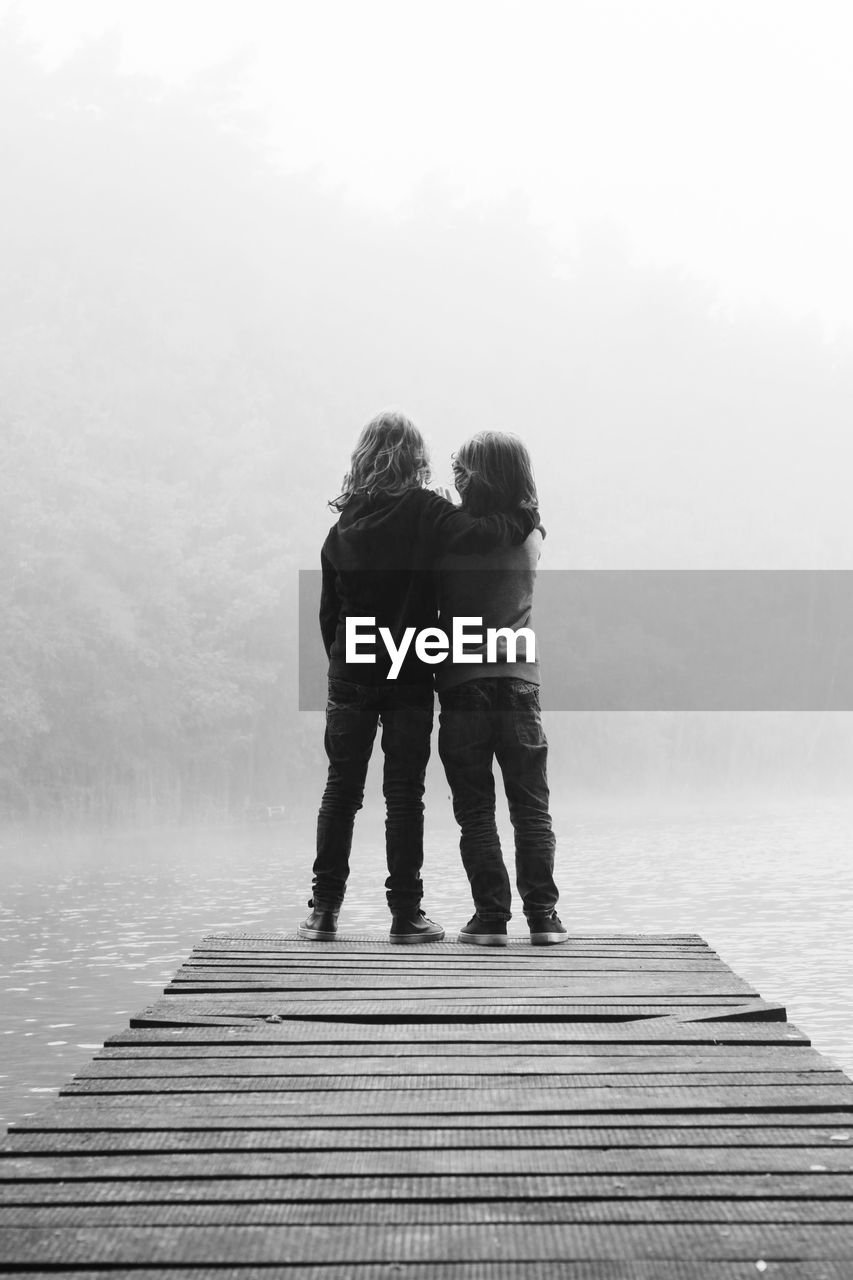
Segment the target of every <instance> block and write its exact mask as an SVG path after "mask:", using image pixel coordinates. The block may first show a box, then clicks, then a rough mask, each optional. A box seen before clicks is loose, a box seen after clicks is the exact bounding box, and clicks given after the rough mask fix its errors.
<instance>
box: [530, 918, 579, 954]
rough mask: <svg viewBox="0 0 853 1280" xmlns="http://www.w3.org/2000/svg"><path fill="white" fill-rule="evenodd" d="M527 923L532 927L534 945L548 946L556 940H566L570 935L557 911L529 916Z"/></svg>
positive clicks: (531, 936)
mask: <svg viewBox="0 0 853 1280" xmlns="http://www.w3.org/2000/svg"><path fill="white" fill-rule="evenodd" d="M527 923H528V926H529V928H530V941H531V943H532V944H533V946H534V947H547V946H550V945H551V944H552V943H554V942H565V941H566V940H567V938H568V936H569V935H568V932H567V931H566V928H565V925H564V924H563V923H562V921H561V920H560V917H559V916H558V915H557V913H556V911H551V912H549V913H548V914H547V915H546V914H543V915H535V916H528V917H527Z"/></svg>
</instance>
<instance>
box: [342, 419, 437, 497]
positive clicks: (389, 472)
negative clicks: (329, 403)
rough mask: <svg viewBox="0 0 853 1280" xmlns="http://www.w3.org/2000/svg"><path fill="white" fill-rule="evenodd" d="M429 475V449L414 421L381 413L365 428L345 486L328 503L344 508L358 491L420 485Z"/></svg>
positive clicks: (395, 490) (390, 491) (392, 491)
mask: <svg viewBox="0 0 853 1280" xmlns="http://www.w3.org/2000/svg"><path fill="white" fill-rule="evenodd" d="M429 477H430V470H429V451H428V450H427V447H426V444H425V443H424V438H423V436H422V435H421V433H420V431H419V430H418V428H417V427H416V426H415V424H414V423H413V422H412V421H411V419H409V418H407V417H406V416H405V415H404V414H402V413H392V412H387V413H380V414H378V415H377V417H375V418H372V419H371V420H370V422H368V424H367V426H366V427H363V428H362V431H361V435H360V436H359V437H358V441H357V442H356V446H355V449H354V450H353V455H352V459H351V461H350V468H349V471H348V472H347V473H346V475H345V476H344V482H343V487H342V490H341V492H340V493H339V494H338V496H337V497H336V498H332V499H331V501H330V502H329V506H330V507H333V508H334V509H335V511H343V509H344V507H345V506H346V505H347V503H348V502H349V501H350V500H351V499H352V498H354V497H355V496H356V494H367V495H368V496H369V497H373V495H374V494H377V493H383V494H388V495H390V496H393V495H394V494H400V493H405V491H406V490H407V489H419V488H421V486H422V485H425V484H427V482H428V481H429Z"/></svg>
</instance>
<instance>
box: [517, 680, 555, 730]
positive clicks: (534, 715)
mask: <svg viewBox="0 0 853 1280" xmlns="http://www.w3.org/2000/svg"><path fill="white" fill-rule="evenodd" d="M511 702H512V722H513V727H514V729H515V736H516V738H517V739H518V741H519V742H520V743H521V744H522V745H523V746H525V747H542V746H545V745H546V739H545V730H544V729H543V728H542V713H541V710H540V707H539V685H538V684H530V683H529V682H528V681H527V680H514V681H513V686H512V693H511Z"/></svg>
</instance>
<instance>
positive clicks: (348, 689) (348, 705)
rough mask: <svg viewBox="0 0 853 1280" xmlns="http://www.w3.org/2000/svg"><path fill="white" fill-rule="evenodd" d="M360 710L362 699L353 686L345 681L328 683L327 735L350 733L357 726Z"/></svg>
mask: <svg viewBox="0 0 853 1280" xmlns="http://www.w3.org/2000/svg"><path fill="white" fill-rule="evenodd" d="M361 709H362V698H361V696H360V694H359V691H358V689H357V688H356V686H355V685H352V684H349V682H348V681H346V680H330V681H329V701H328V703H327V704H326V728H327V729H328V731H329V733H332V734H335V735H340V734H343V733H350V732H351V731H352V730H353V728H354V727H355V726H356V725H357V723H358V719H359V714H360V712H361Z"/></svg>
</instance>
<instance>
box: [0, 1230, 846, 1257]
mask: <svg viewBox="0 0 853 1280" xmlns="http://www.w3.org/2000/svg"><path fill="white" fill-rule="evenodd" d="M413 1252H414V1253H416V1256H417V1257H418V1259H419V1260H420V1261H421V1262H423V1263H430V1264H442V1263H445V1262H460V1261H466V1260H475V1259H476V1260H486V1261H505V1260H510V1261H520V1262H525V1263H527V1262H549V1263H559V1262H561V1261H562V1260H563V1259H565V1258H566V1257H574V1258H584V1259H587V1260H602V1261H603V1260H608V1261H609V1260H619V1259H623V1258H626V1257H628V1258H632V1259H645V1260H648V1261H657V1260H658V1259H660V1258H662V1257H668V1258H679V1257H692V1258H696V1257H705V1258H708V1257H710V1258H712V1259H715V1260H718V1259H719V1260H730V1261H743V1260H745V1259H749V1260H751V1261H753V1263H754V1260H755V1259H756V1258H759V1259H763V1260H767V1261H770V1262H772V1261H774V1260H776V1259H777V1258H778V1259H780V1260H781V1259H790V1258H792V1257H796V1258H798V1259H803V1260H810V1261H819V1260H825V1259H829V1260H834V1261H848V1262H849V1259H850V1257H851V1256H853V1229H851V1228H850V1227H847V1226H833V1225H820V1226H810V1225H802V1224H797V1225H784V1224H774V1225H766V1224H763V1223H762V1224H740V1223H733V1224H725V1225H722V1224H717V1223H712V1224H704V1223H703V1224H693V1223H689V1224H656V1223H645V1224H642V1225H623V1224H620V1223H608V1224H607V1225H606V1227H599V1226H596V1225H587V1224H572V1223H542V1224H540V1225H539V1226H538V1228H537V1230H536V1231H528V1230H525V1229H524V1225H523V1224H514V1223H487V1224H465V1225H445V1224H441V1225H435V1226H426V1227H417V1228H415V1227H407V1226H405V1225H400V1226H398V1225H394V1224H389V1225H388V1226H387V1227H386V1229H385V1230H384V1231H376V1230H375V1229H374V1228H371V1227H370V1226H367V1227H365V1226H361V1225H359V1224H353V1225H352V1226H348V1227H345V1228H336V1227H329V1226H326V1225H323V1226H316V1227H315V1226H304V1227H303V1226H285V1227H278V1226H265V1227H241V1226H229V1227H213V1226H211V1227H204V1228H196V1227H163V1228H162V1229H160V1230H158V1231H156V1232H152V1231H151V1230H150V1228H147V1227H120V1228H116V1229H114V1230H110V1231H99V1230H97V1228H85V1227H83V1228H65V1229H58V1230H51V1229H47V1228H40V1229H39V1228H37V1229H32V1230H26V1229H18V1230H15V1231H13V1232H8V1233H7V1234H6V1238H5V1239H4V1242H3V1246H2V1253H0V1258H2V1259H3V1260H4V1261H5V1262H6V1264H7V1265H12V1266H22V1265H24V1266H29V1265H32V1264H33V1263H35V1262H38V1263H39V1264H40V1265H48V1266H53V1265H57V1264H58V1265H61V1266H65V1267H68V1266H69V1265H70V1266H79V1265H80V1264H83V1265H89V1266H91V1265H93V1264H96V1265H100V1266H112V1267H116V1266H135V1265H136V1264H137V1263H138V1262H140V1261H143V1262H146V1263H148V1264H151V1263H153V1262H162V1263H165V1264H168V1265H172V1264H174V1261H175V1259H176V1258H180V1259H181V1261H182V1263H183V1264H184V1265H188V1264H192V1265H195V1266H211V1265H216V1266H220V1267H221V1266H228V1265H241V1264H247V1263H250V1264H251V1263H253V1264H255V1265H260V1264H264V1265H268V1266H284V1265H287V1266H294V1265H305V1264H313V1265H317V1264H318V1263H320V1262H322V1263H325V1264H327V1265H338V1266H342V1265H349V1264H351V1263H358V1262H382V1263H386V1264H389V1263H404V1262H407V1261H408V1260H409V1259H410V1258H411V1257H412V1253H413Z"/></svg>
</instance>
